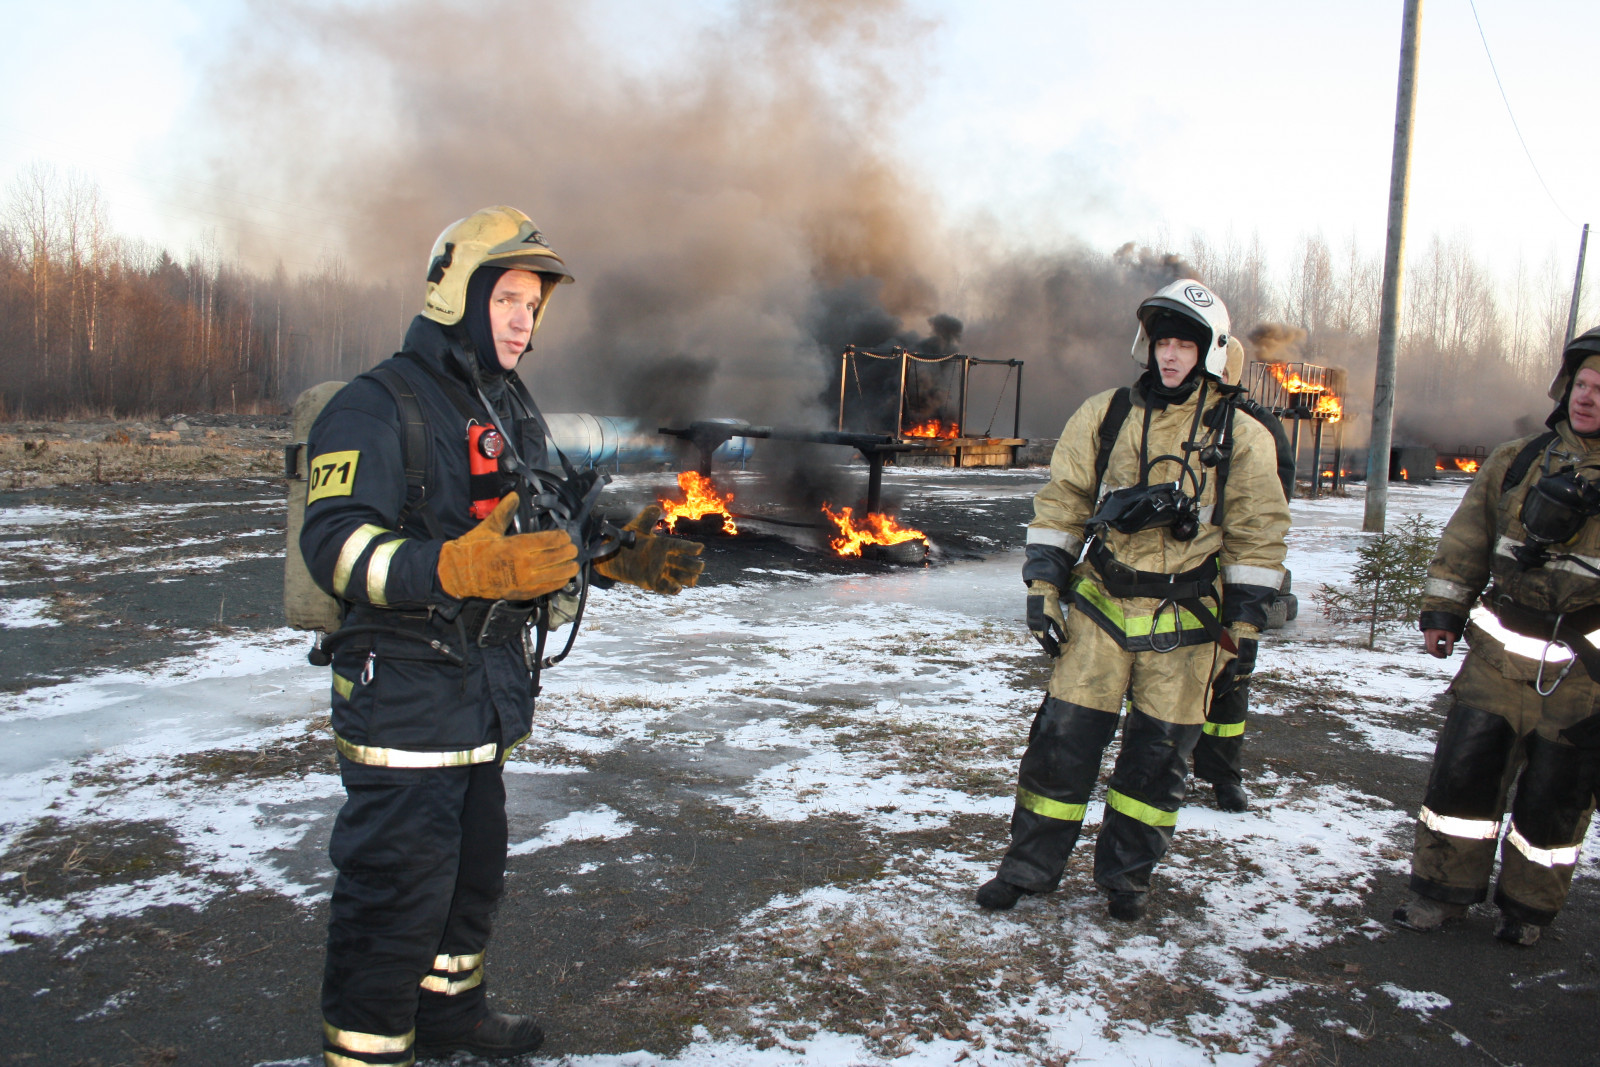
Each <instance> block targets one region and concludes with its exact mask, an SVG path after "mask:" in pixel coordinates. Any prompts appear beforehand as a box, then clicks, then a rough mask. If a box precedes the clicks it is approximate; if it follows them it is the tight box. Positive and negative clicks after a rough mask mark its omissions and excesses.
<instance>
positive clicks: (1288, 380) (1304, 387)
mask: <svg viewBox="0 0 1600 1067" xmlns="http://www.w3.org/2000/svg"><path fill="white" fill-rule="evenodd" d="M1267 370H1269V371H1271V372H1272V376H1273V377H1274V378H1276V379H1278V381H1279V382H1281V383H1282V384H1283V387H1284V389H1285V390H1287V391H1288V392H1291V393H1320V392H1322V391H1323V390H1324V389H1326V388H1327V386H1325V385H1312V384H1311V383H1310V382H1308V381H1306V380H1305V379H1304V378H1302V377H1300V375H1298V374H1292V373H1290V371H1289V364H1287V363H1268V364H1267Z"/></svg>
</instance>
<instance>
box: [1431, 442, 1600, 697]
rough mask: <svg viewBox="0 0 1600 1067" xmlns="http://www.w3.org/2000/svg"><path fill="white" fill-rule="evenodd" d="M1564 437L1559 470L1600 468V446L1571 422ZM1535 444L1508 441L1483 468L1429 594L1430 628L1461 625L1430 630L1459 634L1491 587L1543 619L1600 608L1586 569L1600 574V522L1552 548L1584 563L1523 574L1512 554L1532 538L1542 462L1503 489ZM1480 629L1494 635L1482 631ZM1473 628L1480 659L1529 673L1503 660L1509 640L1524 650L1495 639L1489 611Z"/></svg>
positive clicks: (1453, 523)
mask: <svg viewBox="0 0 1600 1067" xmlns="http://www.w3.org/2000/svg"><path fill="white" fill-rule="evenodd" d="M1556 431H1557V433H1559V434H1560V437H1559V439H1558V440H1557V442H1556V444H1555V447H1554V449H1553V451H1552V453H1551V459H1550V468H1551V469H1552V470H1554V469H1557V468H1559V467H1563V466H1568V465H1572V464H1577V465H1580V466H1581V465H1583V464H1585V463H1590V464H1595V465H1600V442H1597V443H1594V444H1591V443H1588V442H1585V441H1584V439H1583V438H1580V437H1578V436H1577V435H1576V434H1574V433H1573V432H1572V428H1571V426H1569V425H1568V424H1567V423H1566V422H1564V421H1563V422H1561V423H1558V424H1557V426H1556ZM1534 436H1537V435H1530V436H1528V437H1522V438H1518V439H1517V440H1515V441H1508V442H1507V443H1505V444H1503V445H1501V446H1500V447H1499V448H1497V449H1495V450H1494V452H1493V453H1491V454H1490V456H1489V458H1488V460H1487V461H1485V462H1484V464H1483V466H1482V467H1481V468H1479V470H1478V473H1477V476H1476V477H1475V478H1473V480H1472V485H1471V486H1470V487H1469V488H1468V489H1467V493H1466V495H1465V496H1464V497H1462V498H1461V503H1460V505H1458V506H1457V507H1456V511H1455V514H1454V515H1452V516H1451V517H1450V522H1449V523H1448V524H1447V525H1446V526H1445V529H1444V534H1443V536H1441V537H1440V539H1439V549H1438V551H1437V553H1436V554H1435V555H1434V559H1433V563H1432V564H1431V565H1430V566H1429V567H1428V580H1427V584H1426V585H1425V586H1424V587H1423V594H1424V595H1423V600H1422V611H1423V618H1422V621H1423V624H1424V625H1425V626H1427V625H1428V624H1429V623H1432V622H1437V623H1441V624H1445V623H1449V622H1452V621H1453V622H1454V625H1440V626H1437V627H1431V626H1430V627H1429V628H1437V629H1459V626H1460V623H1461V622H1462V621H1464V620H1466V619H1467V617H1468V615H1469V613H1471V610H1472V608H1473V606H1474V605H1475V604H1476V603H1477V601H1478V597H1479V595H1480V594H1482V593H1483V592H1484V591H1485V589H1487V588H1489V587H1490V586H1491V584H1492V586H1493V589H1494V592H1495V593H1496V594H1497V596H1505V597H1509V598H1510V599H1511V600H1512V601H1514V602H1515V603H1517V604H1520V605H1522V606H1524V607H1527V608H1533V609H1535V610H1537V611H1547V612H1553V611H1559V612H1574V611H1577V610H1579V609H1581V608H1586V607H1590V606H1591V605H1594V604H1600V575H1596V574H1594V573H1592V572H1591V571H1589V570H1587V569H1586V568H1585V567H1584V566H1583V564H1584V563H1587V564H1588V565H1589V566H1590V567H1594V568H1597V569H1600V521H1596V520H1594V519H1591V520H1589V521H1588V522H1587V523H1585V524H1584V526H1583V528H1582V529H1581V530H1580V531H1579V533H1578V536H1577V538H1576V539H1575V540H1574V541H1572V542H1571V543H1570V544H1566V545H1556V546H1552V548H1551V553H1552V555H1563V556H1573V557H1576V559H1577V560H1578V561H1581V562H1577V561H1573V560H1563V559H1549V560H1547V561H1546V562H1545V564H1544V565H1543V566H1541V567H1537V568H1534V569H1533V570H1523V569H1522V567H1521V566H1520V565H1519V564H1518V563H1517V560H1516V559H1515V557H1513V556H1512V554H1511V552H1512V550H1513V549H1515V548H1517V547H1519V546H1521V545H1522V544H1523V542H1524V539H1525V538H1526V536H1527V534H1526V531H1525V530H1523V528H1522V522H1521V521H1520V519H1519V517H1518V516H1519V515H1520V514H1521V512H1522V501H1523V499H1524V498H1525V497H1526V496H1527V495H1528V489H1529V488H1530V487H1531V486H1532V485H1533V484H1534V483H1535V482H1537V481H1538V480H1539V478H1540V477H1542V476H1543V473H1544V470H1543V467H1542V466H1541V464H1540V462H1539V461H1537V460H1535V462H1534V463H1533V464H1532V465H1531V466H1530V467H1529V468H1528V471H1527V473H1526V474H1525V475H1524V476H1523V478H1522V480H1521V481H1520V482H1519V483H1518V484H1517V485H1514V486H1512V487H1511V488H1510V489H1509V490H1507V491H1506V492H1505V493H1504V494H1502V493H1501V492H1500V483H1501V482H1502V481H1504V479H1505V475H1506V469H1507V468H1508V467H1510V466H1511V463H1512V461H1513V460H1515V459H1516V457H1517V454H1518V453H1519V452H1521V451H1522V448H1523V446H1524V445H1526V444H1527V443H1528V442H1530V441H1532V440H1533V438H1534ZM1430 613H1441V614H1442V615H1444V616H1449V617H1450V618H1449V619H1444V618H1440V617H1439V614H1432V615H1430ZM1480 622H1481V623H1484V624H1487V625H1488V627H1489V628H1490V629H1485V628H1484V625H1479V623H1480ZM1473 623H1474V624H1473V625H1472V626H1471V627H1470V628H1469V630H1468V633H1467V639H1468V643H1469V644H1470V645H1471V646H1472V649H1473V651H1474V652H1478V653H1479V654H1486V655H1488V656H1489V657H1490V658H1491V660H1492V661H1493V662H1494V665H1495V666H1497V667H1500V668H1501V669H1502V670H1510V671H1511V673H1513V674H1521V673H1523V672H1521V671H1520V670H1517V669H1516V667H1515V666H1514V665H1511V664H1507V663H1506V662H1505V661H1504V659H1503V657H1502V656H1501V655H1500V653H1501V651H1502V649H1503V647H1504V645H1505V643H1506V640H1511V641H1512V643H1513V644H1514V645H1517V646H1518V647H1520V644H1521V643H1520V642H1516V641H1515V640H1514V639H1511V638H1507V637H1506V635H1504V634H1500V635H1499V636H1498V637H1497V636H1495V634H1492V633H1491V632H1490V630H1495V631H1496V632H1498V628H1497V627H1494V625H1493V623H1492V622H1490V621H1489V620H1487V619H1484V618H1483V617H1482V610H1481V609H1480V611H1479V613H1478V615H1477V616H1476V617H1475V618H1474V619H1473ZM1502 638H1505V640H1502ZM1529 647H1530V648H1531V646H1529Z"/></svg>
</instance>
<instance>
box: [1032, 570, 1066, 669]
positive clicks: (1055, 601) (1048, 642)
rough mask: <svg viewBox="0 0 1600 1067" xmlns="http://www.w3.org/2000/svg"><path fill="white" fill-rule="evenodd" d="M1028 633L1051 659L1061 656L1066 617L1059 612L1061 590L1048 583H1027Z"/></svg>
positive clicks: (1035, 581) (1064, 638) (1064, 637)
mask: <svg viewBox="0 0 1600 1067" xmlns="http://www.w3.org/2000/svg"><path fill="white" fill-rule="evenodd" d="M1028 631H1029V632H1030V633H1032V634H1033V639H1034V640H1035V641H1037V642H1039V647H1040V648H1042V649H1044V654H1045V655H1047V656H1049V657H1050V658H1051V659H1055V658H1056V657H1057V656H1059V655H1061V643H1062V642H1063V641H1065V640H1066V639H1067V617H1066V614H1065V613H1064V612H1063V611H1062V610H1061V590H1059V589H1057V588H1056V587H1055V586H1053V585H1051V584H1050V583H1049V582H1045V581H1040V580H1039V579H1034V580H1033V581H1031V582H1029V583H1028Z"/></svg>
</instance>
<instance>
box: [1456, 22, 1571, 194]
mask: <svg viewBox="0 0 1600 1067" xmlns="http://www.w3.org/2000/svg"><path fill="white" fill-rule="evenodd" d="M1467 6H1468V7H1470V8H1472V21H1473V22H1475V23H1477V26H1478V39H1479V40H1480V41H1482V42H1483V54H1484V55H1485V56H1487V57H1488V58H1489V72H1490V73H1491V74H1493V75H1494V84H1495V86H1496V87H1497V88H1499V90H1500V99H1501V100H1502V101H1504V102H1505V105H1506V115H1507V116H1509V117H1510V119H1511V128H1512V129H1513V130H1516V131H1517V140H1518V141H1520V142H1521V143H1522V151H1523V154H1524V155H1526V156H1527V157H1528V166H1530V167H1532V168H1533V176H1534V177H1535V178H1538V179H1539V184H1540V185H1541V186H1543V187H1544V195H1546V196H1548V197H1549V198H1550V203H1551V205H1552V206H1553V207H1554V208H1555V209H1556V211H1558V212H1560V214H1561V217H1562V218H1564V219H1566V220H1567V221H1568V222H1569V223H1572V225H1574V226H1576V225H1577V224H1578V223H1577V222H1576V221H1575V220H1574V219H1573V217H1572V216H1571V215H1569V214H1567V212H1566V209H1565V208H1563V207H1562V206H1561V201H1559V200H1557V199H1556V194H1555V193H1552V192H1551V191H1550V183H1548V182H1546V181H1545V180H1544V175H1543V174H1541V173H1540V172H1539V164H1537V163H1535V162H1534V161H1533V152H1532V151H1530V150H1529V148H1528V140H1527V138H1525V137H1523V136H1522V127H1521V126H1519V125H1517V116H1516V113H1515V112H1513V111H1512V110H1511V98H1510V97H1508V96H1506V87H1505V85H1504V84H1503V83H1502V82H1501V81H1500V71H1499V70H1498V69H1496V68H1495V65H1494V54H1493V53H1491V52H1490V51H1489V38H1488V37H1487V36H1486V35H1485V34H1484V32H1483V20H1482V19H1480V18H1478V5H1477V2H1476V0H1467Z"/></svg>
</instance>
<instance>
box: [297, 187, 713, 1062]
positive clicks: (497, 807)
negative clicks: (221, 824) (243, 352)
mask: <svg viewBox="0 0 1600 1067" xmlns="http://www.w3.org/2000/svg"><path fill="white" fill-rule="evenodd" d="M572 280H573V279H572V275H571V274H570V273H569V272H568V270H567V268H566V266H565V265H564V264H563V263H562V260H561V258H560V257H559V256H558V255H557V254H556V253H555V252H554V251H552V250H551V248H550V247H549V245H548V244H547V243H546V242H545V239H544V237H543V235H542V234H541V233H540V232H539V231H538V229H537V228H536V227H535V226H534V224H533V222H532V221H531V220H530V219H529V218H528V217H527V216H526V215H524V214H523V213H522V212H520V211H517V210H515V209H513V208H509V207H492V208H486V209H484V210H482V211H479V212H477V213H475V214H473V215H470V216H468V217H467V218H465V219H462V220H460V221H458V222H456V223H454V224H453V225H451V226H449V227H448V228H446V230H445V231H444V232H443V233H442V234H441V235H440V236H439V239H438V240H437V241H436V242H435V244H434V247H433V251H432V254H431V257H430V259H429V261H428V264H427V295H426V299H425V303H424V305H423V310H422V313H421V314H420V315H418V316H417V317H416V318H415V319H414V320H413V321H412V323H411V325H410V328H409V329H408V330H407V332H406V336H405V341H404V347H403V349H402V351H401V353H400V354H398V355H396V356H395V357H393V358H391V359H389V360H387V361H385V362H384V363H383V364H381V365H380V366H379V367H377V368H375V369H374V370H372V371H369V372H367V373H366V374H363V375H361V376H360V377H357V378H356V379H355V380H354V381H352V382H351V383H350V384H349V385H348V386H346V387H344V388H343V389H342V390H341V391H340V392H339V393H338V394H337V395H336V396H335V397H334V398H333V399H332V400H331V401H330V402H329V403H328V405H327V407H326V408H324V409H323V411H322V413H321V414H320V415H319V416H318V417H317V419H316V422H315V423H314V425H313V427H312V430H311V433H310V438H309V442H308V448H307V454H308V455H309V456H310V457H311V461H310V470H311V477H310V479H309V489H308V492H307V497H306V515H305V526H304V530H303V532H302V534H301V537H300V548H301V552H302V555H303V556H304V558H305V561H306V563H307V565H308V566H309V567H310V571H311V574H312V576H313V577H314V578H315V580H316V582H317V584H318V585H320V586H321V587H322V588H323V589H324V590H326V591H327V592H329V593H331V594H332V595H333V596H334V597H336V598H338V599H339V600H340V601H342V602H344V603H345V604H346V605H347V607H348V611H347V614H346V617H345V619H344V623H343V625H342V626H341V627H340V628H339V630H337V631H336V632H335V633H334V634H332V635H330V637H329V638H328V639H327V641H326V642H325V647H327V648H329V649H331V650H332V667H333V697H332V715H333V729H334V733H335V743H336V745H337V748H338V760H339V771H340V775H341V777H342V779H343V782H344V787H345V791H346V800H345V803H344V806H343V807H342V808H341V809H340V812H339V815H338V818H337V820H336V822H335V823H334V827H333V831H332V839H331V841H330V844H329V854H330V856H331V858H332V860H333V864H334V867H335V868H336V869H337V871H338V876H337V879H336V880H335V882H334V889H333V900H332V906H331V917H330V919H329V922H328V947H327V961H326V965H325V969H324V972H323V985H322V1013H323V1023H324V1025H323V1039H324V1040H323V1057H324V1062H325V1063H326V1064H327V1065H328V1067H365V1065H369V1064H410V1063H412V1062H413V1060H414V1058H415V1057H416V1056H419V1055H421V1056H428V1055H445V1054H448V1053H450V1052H454V1051H468V1052H472V1053H475V1054H477V1055H480V1056H488V1057H499V1056H508V1055H516V1054H523V1053H528V1052H531V1051H533V1050H535V1049H536V1048H538V1047H539V1045H540V1043H541V1041H542V1040H543V1032H542V1031H541V1030H540V1028H539V1026H538V1025H537V1024H536V1023H535V1022H534V1021H533V1019H532V1018H529V1017H526V1016H516V1015H507V1014H503V1013H500V1012H495V1011H491V1010H489V1008H488V1006H487V1004H486V1003H485V988H486V986H485V981H484V974H485V969H484V968H485V964H484V951H485V948H486V946H487V943H488V940H489V932H490V927H491V925H492V922H493V919H494V914H495V910H496V906H497V904H498V902H499V899H500V896H501V893H502V891H503V888H504V882H505V860H506V843H507V827H506V812H505V786H504V781H503V778H502V768H503V765H504V763H505V760H506V756H507V755H508V754H509V752H510V751H511V750H512V748H514V747H515V746H516V745H517V744H519V743H520V742H521V741H522V740H524V739H525V738H526V737H527V736H528V734H529V732H530V729H531V724H532V716H533V701H534V696H535V693H536V684H535V679H536V668H537V666H538V662H537V660H536V659H535V658H533V655H532V650H531V649H530V648H529V647H528V646H529V644H530V643H531V641H532V637H531V636H530V634H529V632H528V631H529V626H530V624H533V623H534V622H535V620H540V621H541V622H542V625H543V626H544V627H548V626H549V625H550V623H551V622H552V620H551V619H550V618H549V617H548V616H546V615H544V613H543V612H542V611H541V610H540V609H541V607H543V606H546V605H548V606H549V611H550V612H551V614H557V613H558V612H559V611H561V610H565V611H567V612H568V613H570V611H571V607H572V605H571V603H570V601H571V596H572V594H573V592H574V590H575V589H576V587H577V584H578V582H579V581H580V564H582V563H583V559H582V557H581V556H580V553H581V552H583V551H588V550H590V548H591V546H589V545H587V544H584V545H580V544H578V543H575V541H574V537H573V531H572V530H571V529H570V528H569V527H560V526H559V525H557V524H555V522H554V520H553V519H552V518H551V516H552V515H553V514H554V512H553V511H552V509H551V505H550V504H549V500H550V499H551V498H550V497H548V496H546V495H543V494H541V493H540V492H539V489H538V486H540V485H543V484H545V483H543V482H538V481H534V480H530V478H531V475H530V474H529V472H535V471H541V470H543V469H545V468H546V467H547V463H548V461H549V457H547V456H546V444H545V428H544V422H543V418H542V416H541V415H540V414H539V412H538V409H537V407H536V406H535V405H534V403H533V400H532V398H531V397H530V396H529V395H528V393H527V390H526V388H525V387H524V386H523V385H522V382H521V380H520V379H519V378H518V376H517V374H516V371H515V368H516V366H517V363H518V361H519V360H520V359H521V357H522V356H523V354H524V353H525V352H526V351H527V349H528V346H529V342H530V341H531V339H532V337H533V334H534V333H535V332H536V331H537V330H538V328H539V323H540V320H541V319H542V318H543V316H544V313H545V310H546V307H547V306H548V302H549V300H550V296H551V293H552V291H553V290H554V289H555V288H556V286H557V285H558V284H560V283H563V282H570V281H572ZM408 405H410V406H409V407H408ZM417 416H420V418H418V417H417ZM469 428H470V432H471V433H472V438H471V439H472V441H473V442H474V443H475V444H480V445H481V442H480V440H479V439H480V438H481V437H482V436H484V435H487V434H489V433H490V428H493V431H494V433H495V434H496V435H498V440H496V439H495V438H494V437H491V441H493V447H488V446H483V451H484V452H485V454H486V455H492V454H493V453H494V452H495V451H496V449H498V450H500V455H499V457H498V460H497V465H496V464H495V463H491V464H488V466H487V469H484V468H485V464H483V463H481V462H480V463H471V462H470V461H469V455H468V446H469ZM403 435H406V440H405V441H402V436H403ZM424 464H425V468H426V469H425V472H423V471H418V470H417V468H419V467H422V466H424ZM408 466H409V467H410V468H411V469H412V471H413V472H416V473H417V474H419V475H420V474H424V473H425V477H417V478H415V479H414V481H420V482H421V483H422V484H421V486H420V488H419V487H417V486H416V485H415V484H413V485H412V486H411V487H410V491H408ZM474 466H476V467H478V468H479V469H478V470H477V471H476V472H474V471H473V467H474ZM569 473H575V472H570V471H569ZM530 486H532V487H533V488H532V491H531V492H530ZM519 487H520V491H516V490H517V489H518V488H519ZM496 498H499V499H498V503H495V499H496ZM592 499H593V498H592V496H591V497H590V498H589V500H590V502H591V503H592ZM475 501H476V502H477V504H478V511H477V513H476V514H474V513H473V511H472V508H473V505H474V502H475ZM535 501H542V502H543V503H541V504H540V506H539V507H537V508H536V507H535V506H534V505H535ZM491 509H492V510H491ZM485 512H487V516H486V517H485ZM658 516H659V509H657V508H647V509H645V511H644V512H642V513H641V514H640V515H639V517H638V518H636V519H635V520H634V521H633V522H632V523H630V524H629V525H628V528H627V529H628V531H630V532H631V533H632V534H633V535H634V536H633V537H632V538H627V537H617V538H614V539H613V541H612V542H611V547H612V548H613V549H615V551H614V552H613V554H611V555H610V556H609V557H606V558H601V559H599V561H598V562H596V563H594V564H593V569H594V570H595V571H598V572H599V574H601V575H603V576H605V577H606V578H608V579H610V580H615V581H622V582H626V583H629V584H632V585H636V586H639V587H641V588H645V589H649V590H652V591H655V592H659V593H675V592H677V591H678V590H679V589H680V588H682V587H684V586H691V585H693V584H694V583H695V581H696V580H697V579H698V576H699V574H700V570H701V568H702V566H703V564H702V563H701V561H700V560H699V559H697V558H695V557H696V556H697V555H698V554H699V552H700V548H701V546H699V545H698V544H695V543H693V542H687V541H681V540H677V539H674V538H668V537H657V536H653V535H652V534H651V533H650V531H651V530H652V529H653V528H654V526H655V520H656V518H657V517H658ZM569 517H570V516H569ZM612 532H613V533H616V532H617V531H612ZM625 542H628V543H627V544H624V543H625ZM619 546H622V547H619ZM584 570H585V575H584V577H587V576H588V572H587V568H584ZM551 594H556V596H555V598H553V599H552V598H551V597H550V595H551ZM542 632H547V631H542Z"/></svg>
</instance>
